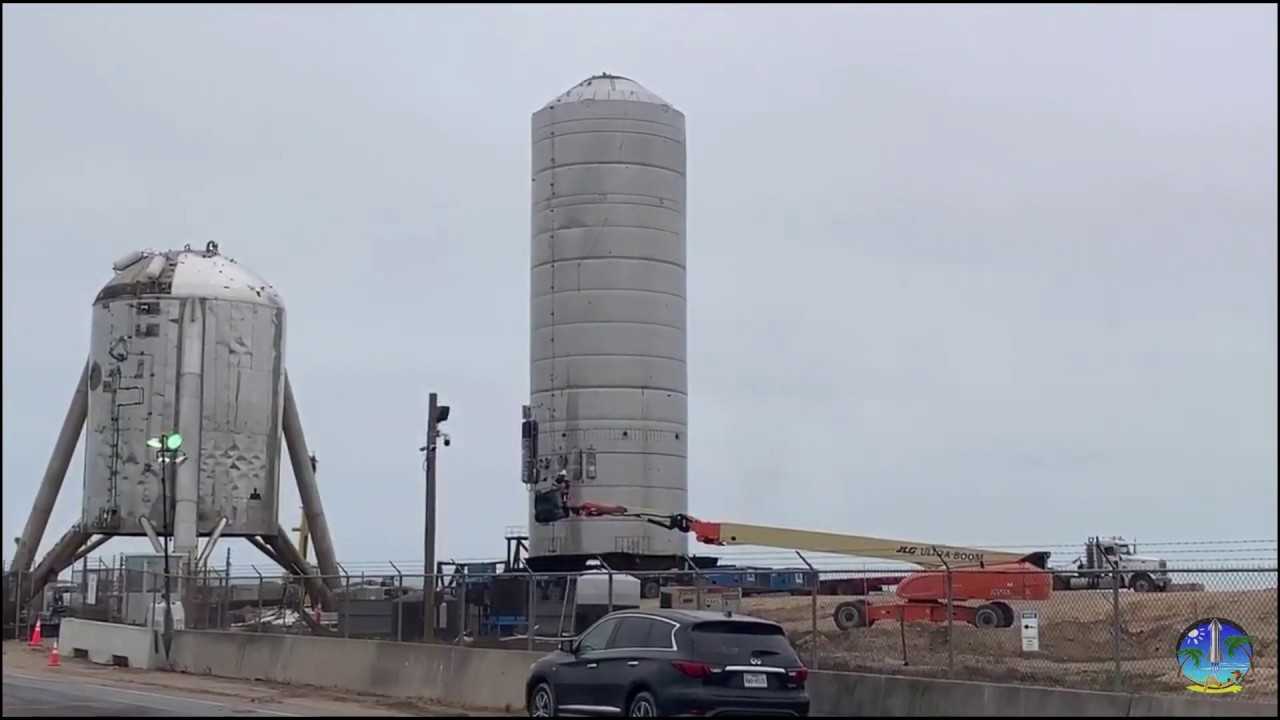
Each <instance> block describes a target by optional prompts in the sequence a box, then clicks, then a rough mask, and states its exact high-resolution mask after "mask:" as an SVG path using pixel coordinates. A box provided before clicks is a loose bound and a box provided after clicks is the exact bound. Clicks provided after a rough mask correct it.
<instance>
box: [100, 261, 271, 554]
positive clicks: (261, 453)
mask: <svg viewBox="0 0 1280 720" xmlns="http://www.w3.org/2000/svg"><path fill="white" fill-rule="evenodd" d="M118 265H124V267H123V268H122V269H121V270H120V271H119V272H117V274H116V275H115V277H114V278H112V280H111V281H110V282H109V283H108V284H107V285H106V286H105V287H104V288H103V289H102V291H101V292H100V293H99V294H98V296H97V298H96V300H95V302H94V306H93V326H92V337H91V340H90V343H91V349H90V359H89V364H90V368H89V383H88V386H89V402H88V405H89V407H88V420H87V433H86V436H87V446H86V453H85V477H84V498H83V516H82V522H83V524H84V527H85V529H86V530H88V531H91V532H100V533H107V534H113V535H143V534H144V530H143V525H142V524H141V523H140V522H139V521H140V520H141V519H142V518H147V519H148V520H149V521H150V523H151V524H152V525H153V526H154V527H155V528H156V529H157V531H159V532H161V533H169V532H171V531H173V530H174V529H175V526H176V525H177V524H178V523H176V522H175V513H178V517H179V518H180V519H185V518H189V517H191V515H190V510H191V507H192V506H191V503H190V501H191V500H194V501H195V502H194V510H195V512H194V520H195V532H196V533H197V534H199V535H208V534H209V533H211V532H213V531H214V530H215V528H216V527H217V526H218V524H219V522H220V521H221V520H222V519H223V518H224V517H225V518H226V520H227V522H226V525H225V527H224V528H223V531H222V534H223V535H227V536H240V535H272V534H274V533H275V532H276V529H277V527H278V525H279V523H278V518H277V514H278V500H277V498H278V489H279V459H280V437H281V435H280V428H281V413H282V408H283V391H284V381H283V377H284V376H283V368H284V365H283V361H284V330H285V310H284V305H283V303H282V302H281V300H280V297H279V295H278V294H277V293H276V292H275V290H274V289H273V288H271V286H270V285H268V284H267V283H265V282H263V281H262V280H261V279H260V278H258V277H257V276H256V275H254V274H253V273H252V272H249V271H248V270H246V269H245V268H243V267H242V266H240V265H239V264H237V263H236V262H235V261H234V260H231V259H230V258H227V257H225V256H222V255H219V254H218V253H217V250H216V247H214V246H211V247H209V248H206V249H205V250H190V249H187V250H178V251H169V252H164V253H144V256H143V257H142V258H138V259H132V260H131V261H130V262H128V263H127V264H125V263H118ZM193 334H194V335H193ZM184 341H185V342H184ZM184 348H185V349H186V351H187V353H188V355H187V357H186V362H185V364H184V362H183V354H182V353H183V349H184ZM180 376H181V382H180ZM179 429H180V430H181V432H182V434H183V436H184V438H185V444H184V446H183V448H182V451H183V452H184V453H186V455H187V459H186V461H185V462H183V463H182V464H180V465H179V466H178V469H177V472H176V473H174V472H171V473H170V477H169V478H168V483H169V484H168V486H167V493H166V494H167V496H168V500H169V505H170V507H169V508H168V512H167V513H166V512H165V511H164V508H163V507H162V505H161V496H162V493H161V486H160V479H161V476H160V473H161V470H162V467H163V466H162V465H161V464H159V463H157V462H156V458H155V451H154V450H152V449H151V448H148V447H147V446H146V441H147V439H148V438H152V437H156V436H159V435H161V434H162V433H166V432H174V431H175V430H179ZM180 501H181V503H180ZM179 509H181V512H179ZM166 514H167V517H168V520H169V523H170V524H169V526H168V527H166V524H165V519H166ZM184 524H185V523H184ZM176 529H180V530H184V531H185V532H182V533H180V538H179V539H180V540H182V541H183V543H181V544H193V543H192V541H193V538H192V536H191V534H190V529H189V527H183V528H176Z"/></svg>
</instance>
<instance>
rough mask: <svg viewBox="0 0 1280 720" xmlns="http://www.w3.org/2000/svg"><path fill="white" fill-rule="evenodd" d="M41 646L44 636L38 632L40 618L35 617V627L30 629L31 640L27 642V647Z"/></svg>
mask: <svg viewBox="0 0 1280 720" xmlns="http://www.w3.org/2000/svg"><path fill="white" fill-rule="evenodd" d="M43 646H44V637H43V636H42V635H41V634H40V618H36V627H35V629H34V630H32V631H31V642H29V643H27V647H29V648H31V649H33V650H39V649H40V648H41V647H43Z"/></svg>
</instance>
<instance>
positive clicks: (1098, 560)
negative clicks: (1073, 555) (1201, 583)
mask: <svg viewBox="0 0 1280 720" xmlns="http://www.w3.org/2000/svg"><path fill="white" fill-rule="evenodd" d="M1136 549H1137V548H1136V547H1135V545H1134V544H1133V543H1130V542H1128V541H1126V540H1125V539H1124V538H1122V537H1109V538H1103V537H1091V538H1089V539H1088V541H1087V542H1086V543H1085V548H1084V556H1083V557H1081V558H1078V559H1077V560H1076V563H1075V566H1076V570H1080V571H1085V570H1088V571H1094V572H1095V573H1097V572H1098V571H1105V570H1111V569H1112V568H1113V567H1115V568H1116V569H1118V570H1119V576H1120V586H1121V587H1126V588H1129V589H1131V590H1133V591H1134V592H1164V591H1165V590H1167V589H1169V584H1170V582H1171V581H1170V578H1169V570H1168V563H1166V562H1165V561H1164V560H1161V559H1159V558H1154V557H1145V556H1142V555H1138V554H1137V553H1136ZM1110 586H1111V582H1110V577H1109V576H1108V575H1106V574H1092V575H1090V576H1088V577H1086V578H1079V579H1072V580H1071V582H1070V587H1069V588H1062V589H1077V588H1085V587H1110Z"/></svg>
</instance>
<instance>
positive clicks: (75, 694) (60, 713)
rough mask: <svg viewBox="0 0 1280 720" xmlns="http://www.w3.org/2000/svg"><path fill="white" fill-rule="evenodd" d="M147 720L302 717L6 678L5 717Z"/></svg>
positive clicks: (74, 683) (69, 681)
mask: <svg viewBox="0 0 1280 720" xmlns="http://www.w3.org/2000/svg"><path fill="white" fill-rule="evenodd" d="M134 715H141V716H144V717H158V716H169V717H172V716H175V715H179V716H187V717H192V716H206V717H207V716H216V715H257V716H267V715H271V716H276V717H279V716H287V717H299V716H298V715H294V714H293V713H284V712H276V711H272V710H263V709H260V708H254V707H253V706H251V705H248V704H236V703H225V702H210V701H208V700H196V699H193V698H189V697H182V696H180V695H177V694H170V693H164V694H162V693H157V692H144V691H141V690H125V689H123V688H113V687H107V686H106V685H97V684H93V683H91V682H86V681H84V680H81V679H80V678H74V677H67V678H61V679H59V680H57V681H51V680H48V679H43V678H34V677H29V676H26V675H18V674H14V673H5V674H4V716H5V717H14V716H21V717H68V716H74V717H93V716H97V717H130V716H134Z"/></svg>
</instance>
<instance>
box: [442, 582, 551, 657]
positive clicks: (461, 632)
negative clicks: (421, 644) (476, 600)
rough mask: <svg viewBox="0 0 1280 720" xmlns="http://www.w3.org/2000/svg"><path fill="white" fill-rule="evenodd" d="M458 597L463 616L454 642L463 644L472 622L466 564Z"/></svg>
mask: <svg viewBox="0 0 1280 720" xmlns="http://www.w3.org/2000/svg"><path fill="white" fill-rule="evenodd" d="M454 577H455V578H457V577H458V574H457V573H454ZM458 597H460V598H461V601H460V605H461V607H462V613H461V616H462V617H461V620H460V621H459V623H458V637H457V638H456V639H455V640H454V643H456V644H458V645H461V644H462V640H463V638H465V637H466V636H467V626H468V625H470V624H471V623H470V620H471V618H470V617H468V611H467V566H466V565H463V566H462V579H461V587H459V588H458ZM530 632H533V631H532V630H530Z"/></svg>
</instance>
